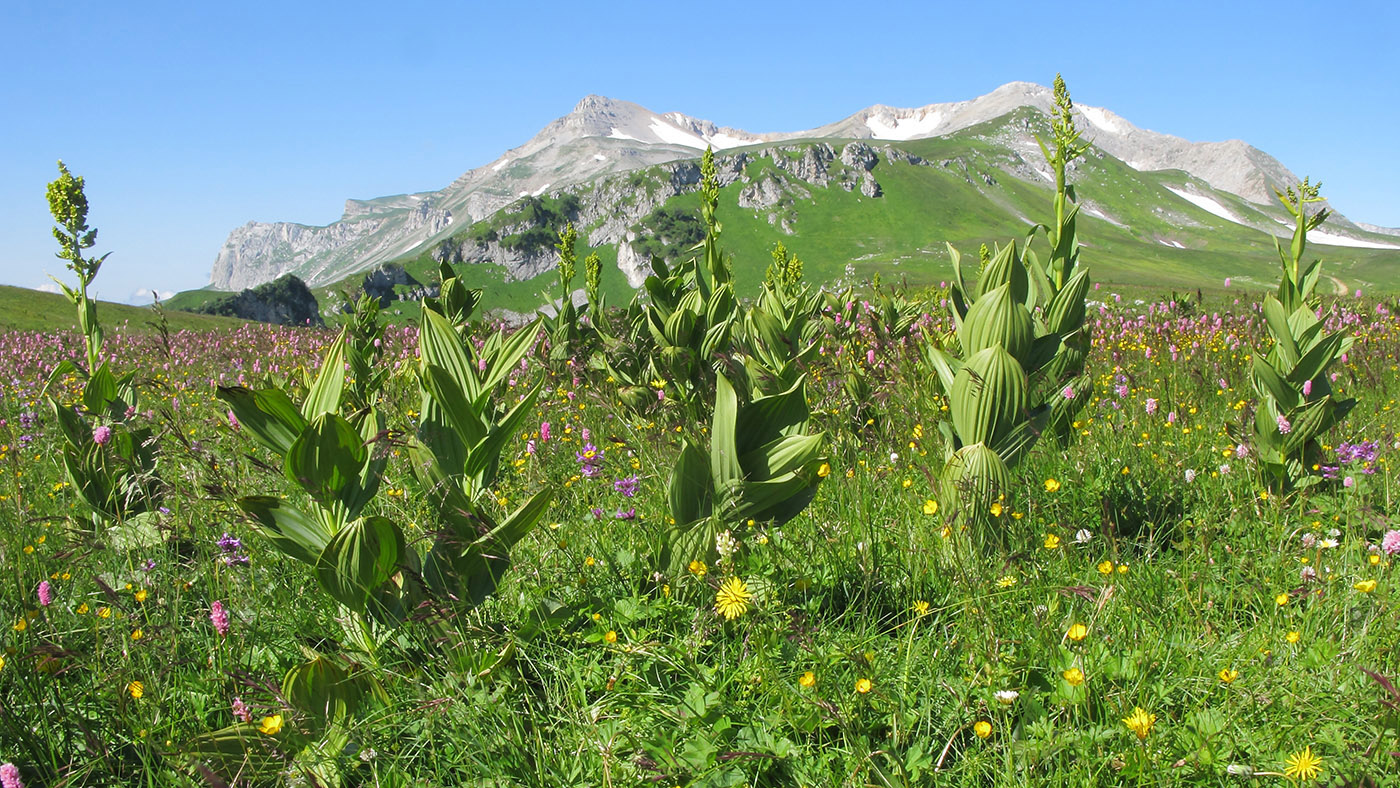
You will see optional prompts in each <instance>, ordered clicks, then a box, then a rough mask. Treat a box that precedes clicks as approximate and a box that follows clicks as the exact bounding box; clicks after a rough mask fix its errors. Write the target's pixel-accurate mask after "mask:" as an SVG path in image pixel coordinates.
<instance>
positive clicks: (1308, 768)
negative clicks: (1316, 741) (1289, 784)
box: [1283, 745, 1322, 780]
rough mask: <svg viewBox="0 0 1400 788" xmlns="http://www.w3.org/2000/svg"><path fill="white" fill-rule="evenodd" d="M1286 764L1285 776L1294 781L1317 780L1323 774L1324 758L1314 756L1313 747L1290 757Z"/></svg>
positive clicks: (1309, 746) (1308, 747)
mask: <svg viewBox="0 0 1400 788" xmlns="http://www.w3.org/2000/svg"><path fill="white" fill-rule="evenodd" d="M1286 763H1287V764H1288V768H1286V769H1284V770H1283V774H1284V776H1285V777H1288V778H1290V779H1293V780H1316V779H1317V778H1318V776H1319V775H1321V774H1322V757H1321V756H1318V755H1314V754H1313V751H1312V745H1308V746H1307V747H1304V748H1303V749H1301V750H1299V751H1298V752H1295V753H1293V754H1292V755H1290V756H1288V760H1287V761H1286Z"/></svg>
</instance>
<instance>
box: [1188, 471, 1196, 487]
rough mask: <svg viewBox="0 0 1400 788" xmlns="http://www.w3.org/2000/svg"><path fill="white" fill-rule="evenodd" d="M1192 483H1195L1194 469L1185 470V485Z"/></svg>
mask: <svg viewBox="0 0 1400 788" xmlns="http://www.w3.org/2000/svg"><path fill="white" fill-rule="evenodd" d="M1194 481H1196V471H1195V470H1194V469H1192V468H1187V469H1186V483H1187V484H1190V483H1191V482H1194Z"/></svg>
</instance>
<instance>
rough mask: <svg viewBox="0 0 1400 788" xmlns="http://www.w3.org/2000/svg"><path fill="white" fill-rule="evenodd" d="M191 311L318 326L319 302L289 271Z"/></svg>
mask: <svg viewBox="0 0 1400 788" xmlns="http://www.w3.org/2000/svg"><path fill="white" fill-rule="evenodd" d="M190 311H192V312H199V313H201V314H206V315H222V316H224V317H236V318H239V319H241V320H254V321H257V322H259V323H276V324H278V325H283V326H307V325H310V326H321V325H324V322H323V321H322V320H321V305H320V304H319V303H317V301H316V296H314V295H312V294H311V290H310V289H309V288H307V286H306V283H305V282H303V281H301V280H300V279H298V278H297V277H295V276H292V275H291V274H286V275H284V276H281V277H278V278H277V279H275V280H273V281H271V282H268V283H267V284H263V285H258V286H257V287H252V288H249V289H247V290H244V291H242V292H240V293H236V294H233V295H226V296H223V297H221V298H218V299H216V300H214V301H210V302H209V303H207V304H204V305H202V306H199V307H196V308H194V309H192V310H190Z"/></svg>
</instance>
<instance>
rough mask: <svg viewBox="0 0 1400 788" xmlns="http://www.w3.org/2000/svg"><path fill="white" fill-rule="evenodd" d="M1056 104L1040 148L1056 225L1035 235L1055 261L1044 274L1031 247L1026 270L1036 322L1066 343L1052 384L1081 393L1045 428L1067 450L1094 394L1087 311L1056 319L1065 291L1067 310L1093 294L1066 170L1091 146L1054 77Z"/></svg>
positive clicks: (1062, 402)
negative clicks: (1033, 286) (1087, 371)
mask: <svg viewBox="0 0 1400 788" xmlns="http://www.w3.org/2000/svg"><path fill="white" fill-rule="evenodd" d="M1054 102H1055V107H1054V110H1053V112H1052V113H1051V119H1050V129H1051V141H1050V144H1049V145H1046V144H1045V142H1044V141H1043V140H1041V139H1040V138H1039V137H1037V138H1036V143H1037V144H1039V145H1040V150H1041V153H1043V154H1044V155H1045V161H1046V162H1047V163H1049V165H1050V168H1051V169H1052V170H1053V171H1054V173H1055V198H1054V212H1055V218H1054V222H1053V224H1040V225H1037V226H1036V228H1035V230H1033V232H1035V231H1037V230H1038V231H1043V232H1044V233H1045V237H1046V239H1047V240H1048V241H1049V243H1050V257H1049V259H1048V260H1046V262H1045V265H1044V268H1042V267H1041V266H1040V265H1039V264H1038V261H1037V259H1036V255H1035V253H1034V252H1032V251H1030V249H1029V247H1028V248H1027V251H1026V260H1027V267H1028V268H1029V270H1030V271H1032V272H1033V274H1034V275H1035V276H1036V279H1037V284H1038V285H1039V291H1040V294H1041V297H1040V299H1039V303H1040V306H1041V311H1040V313H1039V314H1037V318H1038V319H1039V320H1043V321H1045V322H1046V325H1045V326H1044V327H1043V329H1044V330H1045V331H1050V332H1054V333H1056V334H1058V335H1059V336H1060V338H1061V340H1062V342H1061V345H1060V349H1059V351H1058V352H1056V354H1055V359H1054V360H1053V361H1052V362H1051V363H1050V374H1049V378H1050V380H1051V382H1053V383H1056V384H1058V385H1061V386H1068V387H1069V390H1071V391H1074V392H1076V396H1074V397H1061V398H1060V399H1059V400H1058V401H1055V403H1054V405H1053V406H1052V407H1051V410H1050V422H1049V424H1048V425H1047V426H1046V432H1047V434H1048V435H1049V437H1050V438H1051V439H1053V440H1054V441H1055V442H1056V443H1057V444H1059V445H1060V446H1068V445H1069V444H1070V443H1071V442H1072V441H1073V439H1074V434H1075V432H1074V420H1075V417H1076V416H1077V415H1078V414H1079V411H1080V410H1082V409H1083V408H1084V406H1085V405H1087V404H1088V403H1089V398H1090V396H1091V395H1092V393H1093V383H1092V381H1091V380H1090V379H1089V378H1087V377H1086V376H1085V375H1084V364H1085V361H1086V360H1087V359H1088V357H1089V343H1090V336H1089V329H1088V327H1087V326H1086V325H1085V323H1084V315H1085V313H1084V310H1083V309H1067V310H1063V311H1061V312H1059V313H1058V314H1056V313H1053V312H1052V311H1051V307H1052V306H1053V305H1054V304H1055V302H1056V299H1058V298H1059V297H1060V294H1061V293H1064V292H1066V291H1069V295H1068V296H1067V297H1066V299H1065V301H1064V302H1063V303H1064V304H1069V303H1079V304H1082V303H1083V302H1084V297H1085V295H1087V293H1088V292H1089V275H1088V271H1086V270H1084V269H1081V268H1080V267H1079V249H1080V246H1079V238H1078V234H1077V232H1076V230H1075V220H1076V219H1077V218H1078V216H1079V206H1078V205H1074V206H1073V207H1070V202H1071V201H1073V200H1076V197H1075V193H1074V186H1073V185H1071V184H1070V183H1069V180H1068V177H1067V175H1066V168H1067V167H1068V166H1069V164H1070V163H1071V162H1073V161H1074V160H1075V159H1078V158H1080V157H1082V156H1083V155H1084V153H1085V151H1087V150H1088V149H1089V143H1087V142H1080V136H1081V134H1082V132H1081V131H1080V130H1079V129H1077V128H1075V125H1074V115H1073V111H1074V102H1073V101H1072V100H1070V95H1069V89H1068V88H1066V87H1065V81H1064V78H1062V77H1061V76H1060V75H1059V74H1056V75H1055V87H1054ZM1062 391H1063V389H1062Z"/></svg>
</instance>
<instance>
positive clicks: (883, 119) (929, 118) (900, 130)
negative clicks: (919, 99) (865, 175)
mask: <svg viewBox="0 0 1400 788" xmlns="http://www.w3.org/2000/svg"><path fill="white" fill-rule="evenodd" d="M942 124H943V113H941V112H921V113H919V114H918V115H917V116H914V117H907V118H901V117H894V116H890V115H886V114H884V113H881V114H877V115H872V116H870V117H869V118H866V120H865V125H866V127H868V128H869V129H870V135H871V136H872V137H874V138H875V139H877V140H912V139H917V138H920V137H929V136H932V135H933V133H934V132H935V131H937V130H938V127H939V126H941V125H942Z"/></svg>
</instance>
